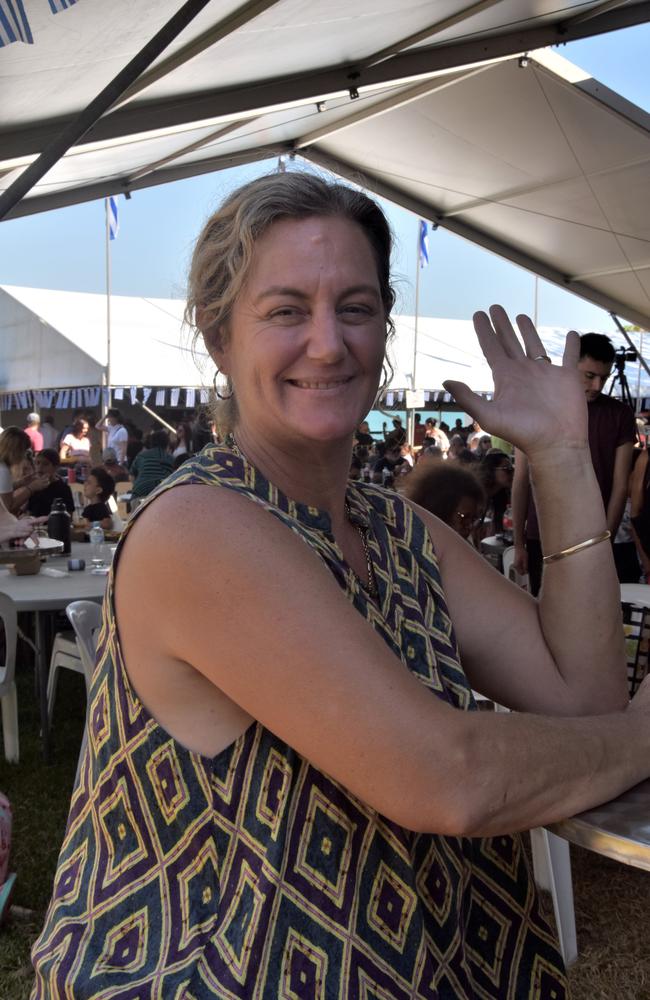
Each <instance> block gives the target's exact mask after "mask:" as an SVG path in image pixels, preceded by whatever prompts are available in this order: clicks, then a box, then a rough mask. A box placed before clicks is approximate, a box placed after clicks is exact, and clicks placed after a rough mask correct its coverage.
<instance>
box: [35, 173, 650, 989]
mask: <svg viewBox="0 0 650 1000" xmlns="http://www.w3.org/2000/svg"><path fill="white" fill-rule="evenodd" d="M391 247H392V241H391V235H390V230H389V227H388V224H387V221H386V219H385V217H384V215H383V213H382V211H381V209H380V208H379V206H378V205H377V204H376V203H375V202H373V201H372V200H371V199H370V198H368V197H367V196H366V195H365V194H364V193H363V191H361V190H359V189H351V188H347V187H345V186H344V185H342V184H338V183H336V182H333V181H330V180H327V179H325V178H323V177H320V176H315V175H313V174H311V173H307V172H302V171H291V172H287V173H285V174H273V175H269V176H267V177H260V178H257V179H256V180H253V181H251V182H249V183H248V184H246V185H244V186H243V187H242V188H240V189H239V190H237V191H234V192H232V193H231V194H229V195H228V198H227V200H226V202H225V203H224V204H223V205H222V206H221V207H220V208H219V209H218V210H217V212H216V213H215V214H214V215H213V216H212V217H211V218H210V219H209V220H208V221H207V223H206V225H205V228H204V231H203V233H202V235H201V237H200V239H199V243H198V246H197V248H196V250H195V253H194V258H193V262H192V269H191V273H190V283H189V289H188V299H187V314H188V319H189V320H190V321H191V322H192V324H193V326H195V327H196V328H197V334H200V335H202V336H203V338H204V341H205V349H206V351H208V352H209V353H210V355H211V357H212V358H213V360H214V363H215V365H216V366H218V369H219V370H220V371H221V372H222V373H223V374H224V375H225V376H226V386H225V388H224V396H227V399H225V400H224V402H225V403H226V404H227V407H226V410H225V412H223V411H222V412H220V414H219V417H220V423H221V428H222V430H223V432H224V433H225V432H226V431H228V432H229V433H230V444H229V445H227V446H226V445H224V446H208V447H207V448H205V450H204V451H203V452H202V453H201V454H200V455H197V456H195V457H194V458H193V459H192V460H191V461H190V462H189V463H186V464H185V465H183V466H182V467H181V469H180V470H178V472H176V473H175V474H174V475H173V476H170V477H169V479H167V480H166V481H165V483H164V484H163V485H162V486H161V487H160V489H158V490H157V491H156V493H155V494H154V495H153V496H152V497H151V498H150V499H149V500H148V501H147V502H145V503H144V504H142V505H141V507H140V508H139V509H138V511H136V513H135V516H134V517H132V518H131V520H130V521H129V524H128V525H127V529H126V531H125V534H124V536H123V540H122V543H121V544H120V546H119V548H118V551H117V552H116V555H115V562H114V569H113V574H112V575H111V577H110V578H109V581H108V588H109V589H108V593H107V600H106V601H105V602H104V606H103V609H104V624H103V627H102V630H101V633H100V638H99V643H100V645H99V648H98V660H97V663H98V666H97V670H96V671H95V674H94V678H93V682H92V688H91V691H90V694H89V705H90V710H89V712H88V715H87V721H86V727H87V730H86V731H87V739H86V742H85V749H84V752H83V758H82V761H81V764H80V767H79V779H78V781H77V783H76V786H75V789H74V792H73V800H72V805H71V813H70V821H69V823H68V825H67V829H66V836H65V840H64V842H63V845H62V848H61V853H60V857H59V863H58V871H57V875H56V879H55V885H54V891H53V895H52V901H51V904H50V906H49V909H48V912H47V916H46V919H45V926H44V928H43V931H42V932H41V935H40V937H39V939H38V940H37V941H36V943H35V944H34V948H33V951H32V960H33V962H34V966H35V976H36V978H35V983H34V989H33V994H32V997H33V1000H46V998H51V997H64V996H69V997H77V998H81V997H83V996H86V997H88V996H93V995H94V996H100V995H101V996H104V997H110V996H113V997H117V996H122V997H127V996H130V997H135V996H141V997H144V996H147V997H153V996H154V995H157V996H160V997H164V998H167V997H170V998H171V997H179V996H181V995H182V994H185V995H186V996H189V995H192V996H196V997H199V996H200V997H203V998H207V997H213V998H217V997H226V996H228V997H234V996H238V997H247V998H252V997H274V998H275V997H279V996H289V995H293V996H304V997H307V996H309V997H315V996H319V997H323V998H324V997H327V998H333V997H337V998H340V1000H348V998H352V997H357V996H361V995H364V994H365V995H366V996H369V995H374V996H382V997H384V998H386V1000H388V998H392V1000H396V998H398V997H399V998H401V997H412V998H415V997H431V998H433V997H438V998H439V1000H442V998H446V1000H449V998H452V997H453V998H454V1000H477V998H479V997H480V998H481V1000H505V998H511V1000H515V998H517V1000H527V998H532V997H548V998H550V997H555V1000H565V998H566V996H567V992H568V986H567V982H566V976H565V973H564V969H563V963H562V959H561V956H560V954H559V950H558V945H557V939H556V935H555V934H554V932H553V930H552V929H551V927H550V926H549V924H548V922H547V920H546V918H545V916H544V913H543V911H542V909H541V907H540V901H539V898H538V893H537V890H536V888H535V885H534V883H533V879H532V873H531V871H530V865H529V863H528V860H527V857H526V852H525V850H524V847H523V844H522V841H521V837H520V835H519V834H518V833H517V832H516V831H522V830H529V829H530V828H531V827H536V826H545V825H547V824H550V823H553V822H557V821H559V820H560V819H562V818H564V817H566V816H572V815H575V814H576V813H579V812H582V811H584V810H586V809H589V808H591V807H593V806H595V805H597V804H599V803H601V802H606V801H608V800H609V799H612V798H614V797H615V796H618V795H620V794H621V793H622V792H623V791H624V790H625V789H626V788H630V787H632V786H633V785H635V784H637V783H639V782H641V781H643V780H644V779H646V778H648V777H649V776H650V680H646V681H644V682H643V683H642V685H641V687H640V690H639V693H637V695H636V696H635V698H634V700H633V702H632V703H631V704H629V703H628V697H627V683H626V665H625V655H624V654H625V650H624V640H623V632H622V628H621V614H620V601H619V588H618V581H617V579H616V574H615V572H614V566H613V560H612V554H611V547H610V546H609V544H607V541H608V537H609V532H608V531H607V529H606V522H605V516H604V511H603V504H602V500H601V497H600V493H599V490H598V486H597V483H596V479H595V476H594V471H593V466H592V463H591V458H590V455H589V449H588V444H587V414H586V406H585V400H584V393H583V391H582V388H581V386H580V381H579V378H578V374H577V370H576V363H577V359H578V344H577V336H576V335H575V334H569V335H568V337H567V341H566V349H565V355H564V363H563V365H562V366H556V365H552V364H543V363H542V361H541V359H542V358H543V356H544V355H545V350H544V347H543V345H542V342H541V340H540V339H539V337H538V334H537V332H536V330H535V328H534V326H533V323H532V321H531V320H530V319H529V318H528V317H519V318H518V325H519V329H520V332H521V338H522V339H521V340H520V339H519V338H518V337H517V335H516V333H515V331H514V329H513V327H512V326H511V324H510V321H509V319H508V317H507V315H506V313H505V311H504V310H503V309H502V308H500V307H497V306H493V307H492V309H491V310H490V315H489V316H488V315H487V314H486V313H482V312H481V313H477V314H476V315H475V317H474V323H475V328H476V331H477V334H478V337H479V341H480V344H481V347H482V348H483V351H484V354H485V356H486V358H487V361H488V363H489V364H490V367H491V370H492V374H493V377H494V385H495V390H494V397H493V399H492V400H490V401H488V400H485V399H483V398H482V397H480V396H478V395H476V394H474V393H473V392H472V391H471V390H470V389H469V387H468V386H466V385H463V384H461V383H456V382H447V383H445V386H444V387H445V389H446V390H447V391H448V392H450V393H453V395H454V397H455V399H456V401H457V403H458V409H459V410H461V411H463V412H468V413H472V414H474V415H475V416H476V418H477V419H480V420H481V422H482V423H483V422H484V423H485V425H486V426H488V427H489V428H490V429H491V430H493V431H494V433H495V434H499V436H503V437H505V438H508V437H509V436H510V435H512V438H513V441H514V443H515V444H516V445H517V447H519V448H520V449H521V450H522V451H524V452H525V453H527V455H528V460H529V463H530V466H531V469H532V473H533V483H534V488H535V491H536V499H537V502H538V510H539V514H540V523H541V527H542V532H543V536H542V537H543V544H544V551H545V552H546V553H547V560H548V562H549V569H548V572H547V573H546V574H545V579H544V585H543V589H542V595H541V598H540V601H539V603H538V602H537V601H535V600H534V599H533V598H531V597H530V595H529V594H526V593H524V591H522V590H520V589H519V588H518V587H516V586H514V584H511V583H510V582H509V581H508V580H506V579H505V577H503V576H501V575H500V574H498V573H497V572H496V571H495V570H494V569H493V568H492V567H490V566H489V565H488V564H487V562H486V561H485V560H484V559H482V558H481V557H480V556H479V555H478V553H476V552H475V551H474V550H473V549H472V548H471V547H470V546H469V545H467V544H466V543H465V542H464V541H463V540H462V539H461V538H459V537H458V535H457V534H456V533H455V532H454V531H452V530H450V528H449V527H448V526H447V525H445V524H443V523H442V522H441V521H440V520H439V519H438V518H436V517H434V516H433V515H432V514H430V513H429V512H428V511H426V510H424V509H423V508H420V507H418V506H417V505H416V504H414V503H412V502H410V501H407V500H405V499H403V498H401V497H400V496H399V495H398V494H397V493H394V492H390V491H387V490H384V489H382V488H380V487H376V486H373V485H371V484H366V483H362V482H358V481H357V482H350V480H349V478H348V476H349V466H350V454H351V450H352V437H353V434H354V430H355V428H356V427H358V426H359V422H360V420H361V419H363V416H364V414H366V413H367V412H368V411H369V410H370V409H371V408H372V406H373V402H374V400H375V399H376V398H377V395H378V393H379V392H380V380H381V377H382V366H383V365H384V361H385V352H386V348H387V342H389V341H390V337H391V334H392V333H394V324H393V321H392V319H391V310H392V308H393V305H394V301H395V291H394V288H393V285H392V284H391V278H390V270H389V267H390V258H391ZM522 341H523V343H522ZM385 380H386V376H385V378H384V385H385ZM568 462H570V467H571V475H570V477H569V476H567V474H566V469H567V463H568ZM594 580H597V581H598V586H596V587H595V586H593V581H594ZM473 689H474V690H477V691H479V692H480V693H482V694H484V695H485V696H486V697H488V698H490V699H491V700H494V701H497V702H498V703H499V704H501V705H504V706H506V707H508V708H512V709H514V710H515V711H513V712H508V713H500V712H499V713H496V712H478V711H476V701H475V699H474V697H473V694H472V690H473ZM301 978H302V979H303V980H307V983H306V985H305V986H304V989H303V984H301V983H300V979H301Z"/></svg>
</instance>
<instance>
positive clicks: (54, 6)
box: [50, 0, 77, 14]
mask: <svg viewBox="0 0 650 1000" xmlns="http://www.w3.org/2000/svg"><path fill="white" fill-rule="evenodd" d="M76 2H77V0H50V10H51V11H52V13H53V14H60V13H61V11H62V10H67V9H68V7H74V5H75V4H76Z"/></svg>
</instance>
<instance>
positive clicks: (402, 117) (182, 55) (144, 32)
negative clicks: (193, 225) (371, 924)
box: [0, 0, 650, 327]
mask: <svg viewBox="0 0 650 1000" xmlns="http://www.w3.org/2000/svg"><path fill="white" fill-rule="evenodd" d="M2 3H3V0H0V4H2ZM188 3H189V7H193V8H194V9H195V10H199V9H200V12H199V13H198V14H197V15H196V16H195V17H194V19H193V20H191V21H190V22H189V23H188V25H187V26H186V27H185V28H184V30H183V31H182V32H181V33H180V35H178V37H176V38H175V39H174V40H173V41H171V43H170V44H169V45H168V47H167V48H166V49H165V51H164V53H163V54H162V55H160V56H159V57H158V58H157V60H155V61H154V63H153V65H152V67H151V68H150V69H148V70H146V71H145V72H142V73H140V75H139V77H138V79H137V82H136V83H134V84H133V85H131V86H130V87H126V89H124V88H125V86H126V84H125V82H124V80H122V84H121V86H122V90H120V87H119V86H116V87H115V88H113V90H112V91H111V100H112V110H111V111H110V113H108V114H104V116H103V117H101V114H102V111H101V110H97V113H96V115H95V118H93V115H92V114H91V113H90V112H89V113H88V115H87V116H86V127H87V128H88V131H87V132H86V133H85V134H84V135H83V137H77V138H76V139H74V140H73V141H74V142H76V145H73V146H72V148H71V149H70V150H69V152H68V153H67V154H66V155H65V156H63V158H61V159H59V160H58V162H56V164H55V165H54V166H53V167H52V168H51V169H50V170H49V171H48V172H47V173H46V174H45V176H44V177H43V178H42V180H40V181H39V182H38V183H37V184H36V185H35V186H34V187H33V188H32V189H31V190H30V191H29V193H28V194H27V196H26V197H24V198H23V200H22V202H20V203H19V204H18V205H17V206H15V207H14V208H13V209H12V210H11V211H10V212H9V214H8V216H7V217H15V216H17V215H21V214H27V213H31V212H36V211H41V210H44V209H48V208H54V207H58V206H61V205H66V204H72V203H74V202H78V201H82V200H90V199H93V198H98V197H101V196H103V195H105V194H114V193H119V192H130V191H133V190H137V189H138V188H140V187H144V186H148V185H151V184H160V183H164V182H167V181H170V180H175V179H177V178H179V177H186V176H190V175H192V174H196V173H200V172H207V171H212V170H215V169H219V168H221V167H226V166H232V165H234V164H237V163H242V162H248V161H252V160H258V159H263V158H268V157H269V156H271V155H277V154H278V153H282V152H284V153H292V154H298V155H302V156H305V157H307V158H308V159H310V160H312V161H314V162H316V163H318V164H321V165H323V166H326V167H328V168H330V169H332V170H334V171H336V172H339V173H342V174H344V175H347V176H352V177H353V178H354V179H356V180H357V181H360V182H361V183H363V184H364V186H367V187H370V188H372V189H374V190H376V191H379V192H381V193H383V194H385V195H386V196H387V197H389V198H391V199H393V200H394V201H396V202H398V203H400V204H402V205H404V206H406V207H407V208H410V209H412V210H413V211H414V212H417V213H418V214H420V215H421V216H422V217H424V218H429V219H431V220H432V221H435V222H436V223H438V224H439V225H441V226H444V227H446V228H449V229H451V230H452V231H454V232H457V233H460V234H461V235H463V236H466V237H468V238H469V239H471V240H473V241H474V242H477V243H479V244H480V245H482V246H485V247H488V248H489V249H492V250H494V251H496V252H497V253H500V254H501V255H503V256H504V257H507V258H509V259H511V260H514V261H516V262H517V263H519V264H522V265H523V266H525V267H528V268H530V269H531V270H532V271H535V272H537V273H539V274H541V275H543V276H544V277H546V278H547V279H548V280H550V281H553V282H555V283H557V284H559V285H561V286H562V287H566V288H569V289H571V290H573V291H575V292H577V293H578V294H580V295H583V296H584V297H585V298H587V299H589V300H590V301H592V302H595V303H597V304H598V305H601V306H603V307H604V308H606V309H609V310H612V311H615V312H617V313H620V314H621V315H622V316H624V317H625V318H627V319H629V320H631V321H633V322H635V323H637V324H639V325H641V326H643V327H647V326H648V325H650V250H649V247H650V198H649V197H648V191H649V187H650V128H649V122H650V116H648V115H647V114H645V113H644V112H642V111H641V110H640V109H638V108H636V107H634V106H632V105H630V104H629V103H628V102H626V101H624V100H623V99H622V98H620V97H618V96H617V95H615V94H613V93H611V92H610V91H608V90H607V89H606V88H604V87H602V86H601V85H600V84H598V83H597V82H596V81H594V80H592V79H590V78H588V77H586V75H585V74H584V73H581V71H579V70H577V68H576V67H573V66H571V64H569V63H567V62H566V60H563V59H561V57H559V56H557V55H555V54H554V53H552V52H549V51H548V50H545V51H540V50H539V47H540V46H544V45H549V44H553V43H555V42H566V41H571V40H572V39H574V38H578V37H584V36H585V35H588V34H593V33H597V32H601V31H606V30H612V29H613V28H616V27H622V26H624V25H629V24H636V23H640V22H641V21H644V20H648V19H650V4H648V3H639V2H636V3H635V2H633V0H623V2H616V3H614V4H613V3H611V0H610V2H602V0H600V2H598V0H594V2H587V3H584V2H581V0H564V2H563V3H562V4H561V5H558V4H557V3H556V2H553V0H480V2H476V3H469V4H468V2H467V0H445V2H444V4H443V3H438V4H421V3H415V4H404V3H403V2H401V0H356V2H355V3H354V4H353V5H350V4H349V3H347V2H346V3H340V2H339V3H337V2H332V0H249V2H248V3H245V4H243V5H242V6H240V7H237V5H236V3H235V2H234V0H210V2H206V0H188ZM187 7H188V4H186V5H184V7H183V10H185V9H186V8H187ZM177 8H178V2H177V0H139V2H138V4H137V5H134V4H133V3H132V2H130V0H112V2H111V3H110V4H106V3H104V2H103V0H79V2H78V3H76V4H75V5H74V6H73V7H71V8H70V9H69V10H66V11H63V12H61V13H59V14H57V15H56V16H52V15H51V14H49V13H48V9H47V5H46V4H45V3H40V2H39V3H36V2H33V3H30V2H29V0H27V3H26V10H27V12H28V16H29V18H30V27H31V30H32V34H33V38H34V44H33V46H31V45H25V44H23V43H20V42H17V43H15V44H12V45H9V46H6V47H5V48H3V49H0V74H1V76H2V81H3V82H2V87H3V100H2V107H1V109H0V147H1V148H2V150H3V153H2V156H3V160H1V161H0V192H1V191H2V190H3V189H4V190H7V189H8V188H9V187H10V185H11V183H12V182H13V181H15V180H16V179H17V178H19V177H21V176H23V172H24V171H25V169H26V167H28V165H29V164H30V163H32V162H33V161H34V159H35V158H36V156H37V155H38V154H39V153H40V152H41V151H42V150H43V149H45V148H46V146H47V144H48V142H50V141H52V140H53V139H55V138H56V137H57V136H59V135H64V134H65V129H66V128H67V127H68V126H70V122H71V121H72V119H73V117H74V116H75V115H76V114H77V113H79V112H80V111H81V110H82V109H83V108H84V106H85V105H86V104H88V103H89V102H90V101H91V99H92V98H93V97H95V95H97V94H98V92H99V91H100V90H101V89H102V88H103V87H105V86H106V85H107V84H108V83H109V81H111V79H112V78H113V77H114V75H115V74H116V73H117V71H118V70H120V69H121V68H122V67H124V66H125V64H126V63H127V62H128V61H129V59H131V57H133V56H135V55H136V53H137V52H138V50H139V49H140V48H141V47H142V46H143V45H144V44H145V42H146V41H147V40H148V39H150V38H151V36H152V35H153V34H154V33H155V32H157V31H158V29H160V28H161V26H162V25H163V24H164V23H165V21H166V20H167V19H168V18H169V17H170V15H172V14H173V13H174V12H177ZM136 12H137V16H136ZM520 53H528V56H527V58H526V59H524V60H523V63H522V60H520V59H519V58H514V59H513V58H512V56H513V54H520ZM500 60H504V61H500ZM524 63H525V65H524ZM126 75H128V74H126ZM136 75H137V74H136ZM99 103H100V104H101V102H99ZM109 106H110V101H109V104H106V108H108V107H109ZM93 122H95V123H94V124H93ZM55 159H56V157H55ZM25 176H26V175H25ZM1 214H2V195H1V194H0V215H1Z"/></svg>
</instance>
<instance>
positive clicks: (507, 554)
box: [501, 545, 515, 580]
mask: <svg viewBox="0 0 650 1000" xmlns="http://www.w3.org/2000/svg"><path fill="white" fill-rule="evenodd" d="M501 558H502V559H503V575H504V576H505V578H506V580H509V579H510V570H511V568H512V564H513V562H514V561H515V547H514V545H509V546H508V548H507V549H504V550H503V555H502V556H501Z"/></svg>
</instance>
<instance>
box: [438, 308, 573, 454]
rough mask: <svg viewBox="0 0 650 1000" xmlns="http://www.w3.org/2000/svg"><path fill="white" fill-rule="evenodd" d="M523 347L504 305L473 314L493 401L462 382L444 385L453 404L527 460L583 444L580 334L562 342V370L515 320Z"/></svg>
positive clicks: (525, 324)
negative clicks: (508, 443) (544, 453)
mask: <svg viewBox="0 0 650 1000" xmlns="http://www.w3.org/2000/svg"><path fill="white" fill-rule="evenodd" d="M517 326H518V328H519V333H520V335H521V340H522V341H523V346H522V343H521V341H520V340H519V338H518V337H517V334H516V333H515V331H514V329H513V326H512V324H511V322H510V320H509V319H508V316H507V314H506V311H505V309H503V307H502V306H498V305H495V306H491V307H490V314H489V316H488V315H487V313H484V312H477V313H475V314H474V329H475V330H476V335H477V337H478V339H479V343H480V345H481V350H482V351H483V354H484V355H485V358H486V360H487V362H488V364H489V366H490V368H491V370H492V376H493V378H494V397H493V399H492V400H491V401H490V400H486V399H482V398H481V397H480V396H478V395H477V394H476V393H475V392H472V390H471V389H470V388H469V387H468V386H467V385H465V384H464V383H463V382H447V381H446V382H444V383H443V384H444V387H445V389H446V390H447V391H448V392H451V393H452V394H453V396H454V398H455V400H456V402H457V403H458V404H459V405H460V406H462V407H463V409H464V410H466V411H467V412H468V413H469V414H470V415H471V416H472V417H474V418H475V419H476V420H478V422H479V423H480V425H481V427H483V428H484V429H485V430H487V431H489V432H490V433H492V434H496V435H498V436H499V437H502V438H503V439H504V440H506V441H510V442H512V444H515V445H516V446H517V447H518V448H521V450H522V451H524V452H525V453H526V454H527V455H528V456H529V457H530V456H531V455H535V454H537V453H538V452H539V453H541V452H544V451H547V450H549V449H553V448H556V447H557V446H558V445H565V446H566V445H571V446H576V447H585V446H586V445H587V401H586V398H585V394H584V390H583V388H582V384H581V382H580V378H579V376H578V371H577V367H576V366H577V363H578V358H579V352H580V340H579V337H578V334H577V333H575V332H574V331H571V332H570V333H569V334H568V335H567V338H566V344H565V348H564V357H563V359H562V365H561V366H560V365H552V364H549V363H548V360H542V359H547V354H546V350H545V348H544V345H543V344H542V342H541V340H540V338H539V335H538V333H537V330H536V329H535V327H534V325H533V323H532V320H531V319H530V318H529V317H528V316H523V315H522V316H517Z"/></svg>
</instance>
